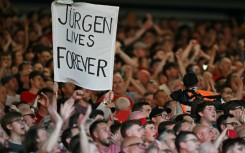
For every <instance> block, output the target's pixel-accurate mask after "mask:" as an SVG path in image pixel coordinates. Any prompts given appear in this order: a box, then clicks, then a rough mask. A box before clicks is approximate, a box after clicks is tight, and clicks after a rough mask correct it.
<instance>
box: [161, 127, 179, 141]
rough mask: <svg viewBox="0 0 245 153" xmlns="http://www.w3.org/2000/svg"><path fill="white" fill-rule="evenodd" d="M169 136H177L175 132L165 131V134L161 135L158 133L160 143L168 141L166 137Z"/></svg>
mask: <svg viewBox="0 0 245 153" xmlns="http://www.w3.org/2000/svg"><path fill="white" fill-rule="evenodd" d="M168 134H173V135H175V134H174V131H173V130H165V131H163V132H161V133H158V136H157V140H159V141H166V139H167V137H166V136H167V135H168Z"/></svg>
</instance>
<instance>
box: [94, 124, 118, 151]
mask: <svg viewBox="0 0 245 153" xmlns="http://www.w3.org/2000/svg"><path fill="white" fill-rule="evenodd" d="M89 132H90V135H91V137H92V138H93V140H94V142H95V144H96V145H97V148H98V150H99V152H100V153H118V152H120V147H119V146H118V145H115V144H113V143H111V136H112V134H111V131H110V127H109V126H108V124H107V122H106V121H105V120H97V121H95V122H93V123H92V124H91V126H90V128H89Z"/></svg>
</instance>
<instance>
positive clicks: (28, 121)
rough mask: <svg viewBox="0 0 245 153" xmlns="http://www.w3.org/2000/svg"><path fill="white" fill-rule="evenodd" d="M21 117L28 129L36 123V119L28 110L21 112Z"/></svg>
mask: <svg viewBox="0 0 245 153" xmlns="http://www.w3.org/2000/svg"><path fill="white" fill-rule="evenodd" d="M22 116H23V118H24V119H25V122H26V124H27V125H28V126H29V127H31V126H32V125H34V124H35V123H36V120H37V118H36V116H35V114H34V113H33V111H32V110H30V109H29V110H25V111H23V112H22Z"/></svg>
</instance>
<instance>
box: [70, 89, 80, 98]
mask: <svg viewBox="0 0 245 153" xmlns="http://www.w3.org/2000/svg"><path fill="white" fill-rule="evenodd" d="M71 98H72V99H74V100H79V99H82V98H83V91H82V90H76V91H74V92H73V94H72V96H71Z"/></svg>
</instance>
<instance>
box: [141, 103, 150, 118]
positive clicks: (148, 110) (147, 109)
mask: <svg viewBox="0 0 245 153" xmlns="http://www.w3.org/2000/svg"><path fill="white" fill-rule="evenodd" d="M142 112H143V113H144V114H145V117H149V115H150V113H151V106H150V105H144V106H143V108H142Z"/></svg>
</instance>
